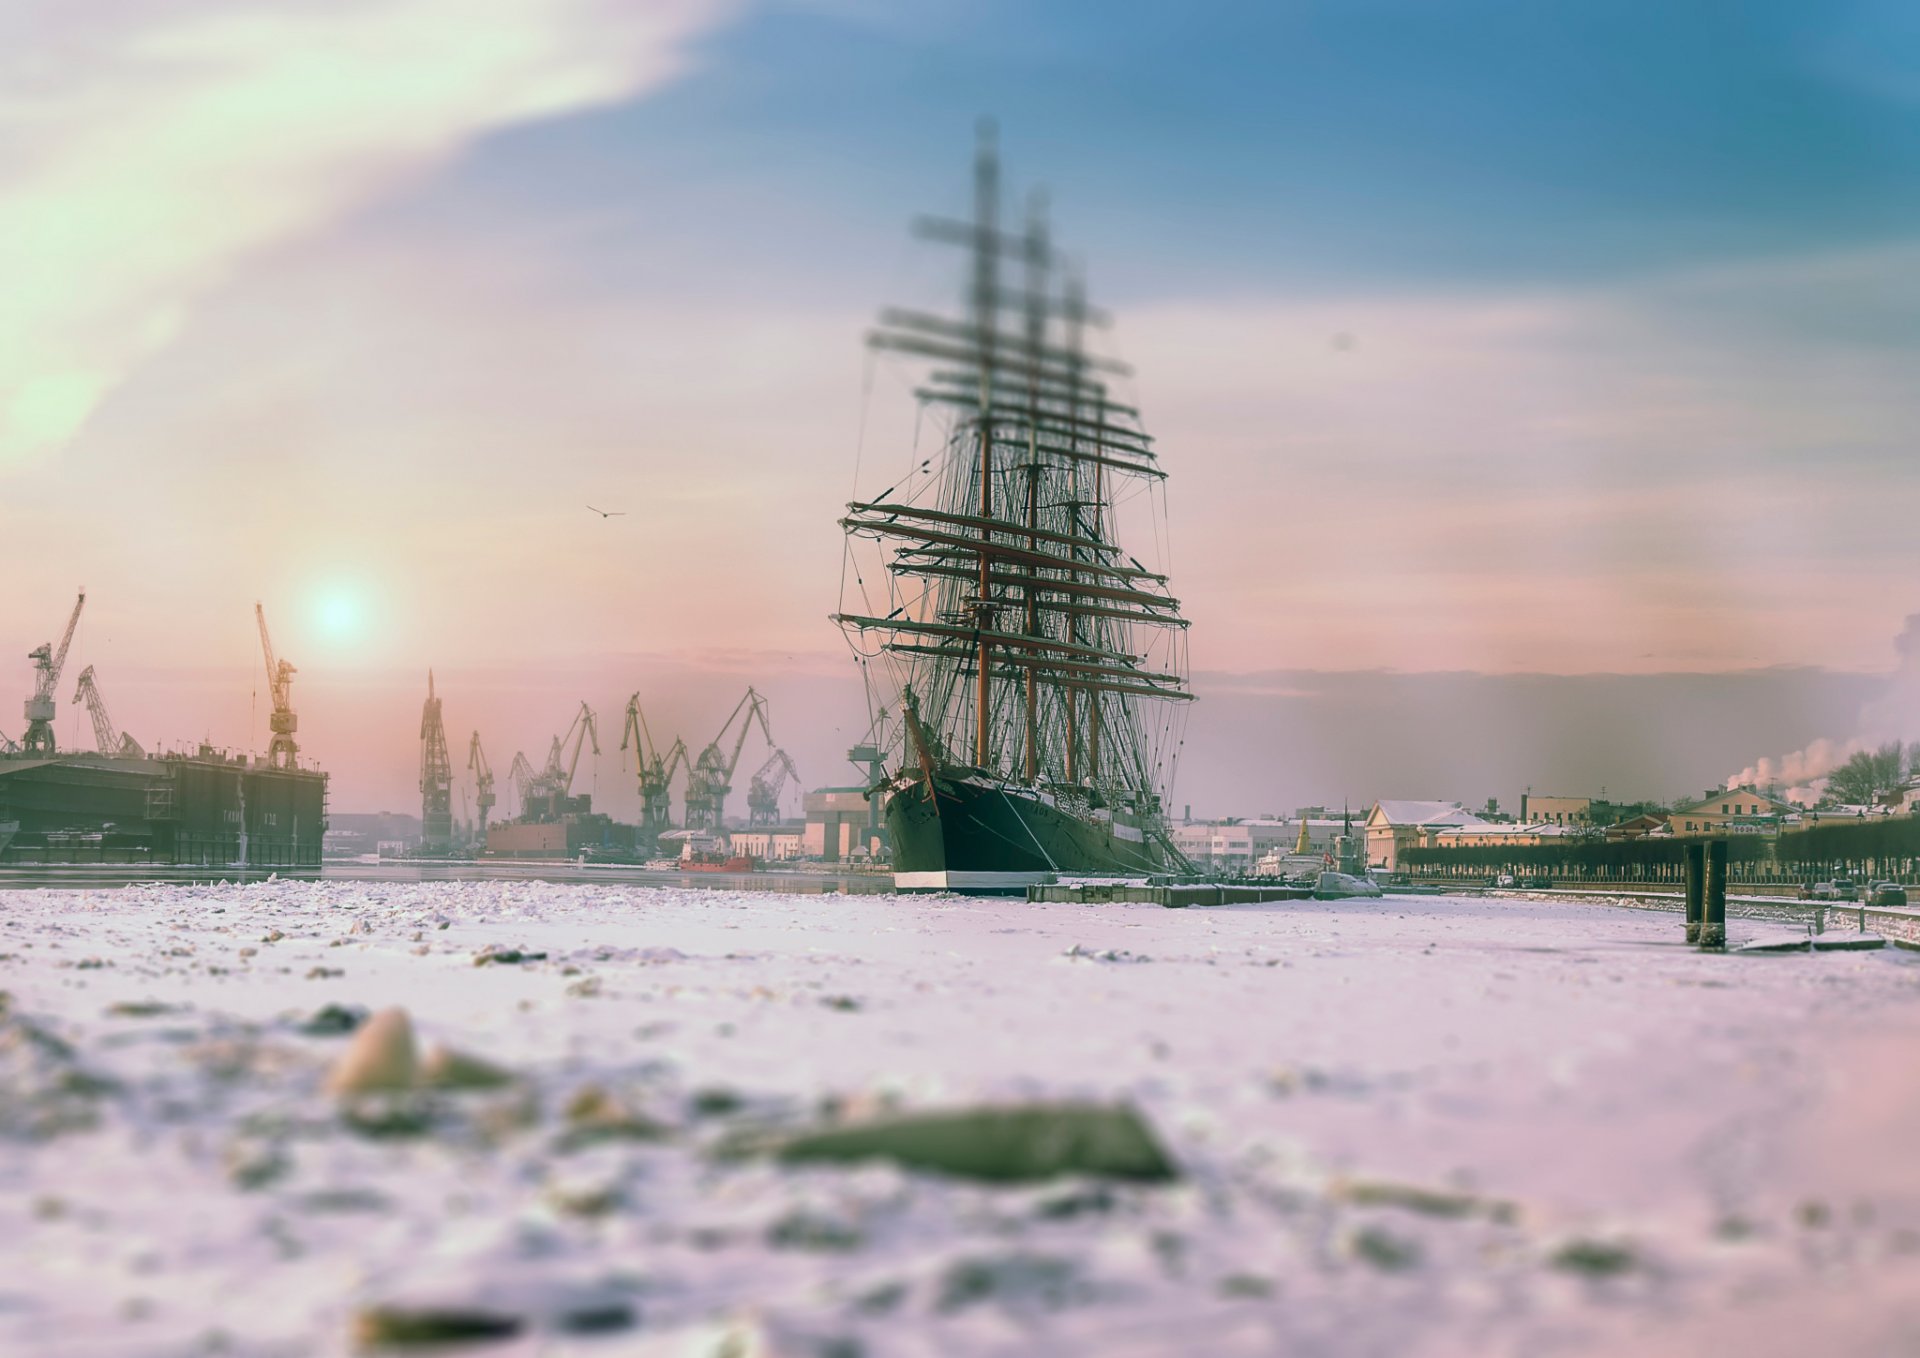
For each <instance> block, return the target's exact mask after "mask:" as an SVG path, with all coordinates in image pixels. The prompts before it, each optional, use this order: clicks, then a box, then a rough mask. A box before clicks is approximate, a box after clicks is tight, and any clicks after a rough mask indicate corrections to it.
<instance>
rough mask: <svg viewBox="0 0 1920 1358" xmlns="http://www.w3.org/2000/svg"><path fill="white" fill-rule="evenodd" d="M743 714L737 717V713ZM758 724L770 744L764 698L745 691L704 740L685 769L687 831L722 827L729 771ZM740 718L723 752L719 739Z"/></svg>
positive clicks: (730, 786) (730, 784)
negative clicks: (715, 731) (723, 721)
mask: <svg viewBox="0 0 1920 1358" xmlns="http://www.w3.org/2000/svg"><path fill="white" fill-rule="evenodd" d="M743 712H744V713H745V714H746V719H745V720H744V721H742V720H741V717H740V714H741V713H743ZM756 720H757V721H759V723H760V734H762V735H763V736H765V737H766V738H767V744H768V745H772V744H773V731H772V729H771V728H770V727H769V726H768V725H767V700H766V699H765V698H763V697H761V696H760V695H759V694H758V693H756V692H754V691H753V690H752V689H751V688H749V689H748V690H747V693H746V696H745V697H744V698H742V699H741V700H740V701H739V702H738V703H736V704H735V705H734V709H733V712H732V714H731V715H730V716H729V717H728V718H727V720H726V724H725V725H723V726H722V727H721V728H720V734H719V735H717V736H715V737H714V738H713V739H712V740H711V741H709V742H708V744H707V748H706V749H704V750H702V751H700V756H699V758H697V759H695V760H694V761H693V767H691V768H690V769H688V770H687V828H688V829H689V830H709V831H719V830H721V829H724V828H725V824H726V814H727V794H728V793H729V792H732V791H733V771H734V769H735V767H737V766H738V765H739V763H740V751H741V749H742V748H743V747H744V746H745V745H746V743H747V732H748V731H749V730H750V729H751V728H752V726H753V723H754V722H755V721H756ZM736 721H740V730H739V732H738V734H736V735H735V736H734V739H733V749H732V750H731V751H726V750H723V749H722V748H721V742H722V741H724V740H725V739H726V738H727V732H728V731H731V730H732V729H733V724H734V722H736Z"/></svg>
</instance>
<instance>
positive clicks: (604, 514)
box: [587, 505, 627, 519]
mask: <svg viewBox="0 0 1920 1358" xmlns="http://www.w3.org/2000/svg"><path fill="white" fill-rule="evenodd" d="M587 508H588V509H593V506H592V505H588V506H587ZM593 512H594V513H596V514H598V515H599V516H600V517H601V518H603V519H621V518H625V517H626V514H627V511H626V510H624V509H593Z"/></svg>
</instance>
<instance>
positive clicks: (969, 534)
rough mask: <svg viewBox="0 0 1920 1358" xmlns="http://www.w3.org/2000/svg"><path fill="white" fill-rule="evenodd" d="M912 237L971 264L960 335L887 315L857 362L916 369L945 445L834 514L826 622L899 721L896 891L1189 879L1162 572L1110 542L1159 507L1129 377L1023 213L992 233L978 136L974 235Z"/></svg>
mask: <svg viewBox="0 0 1920 1358" xmlns="http://www.w3.org/2000/svg"><path fill="white" fill-rule="evenodd" d="M916 229H917V234H919V235H920V236H922V237H924V238H928V239H931V240H934V241H937V242H941V243H946V244H953V245H958V246H960V247H962V248H963V249H964V250H965V251H966V253H967V258H968V261H969V270H968V280H967V288H966V294H967V311H966V314H965V317H964V319H952V318H948V317H943V316H939V315H934V314H930V313H927V312H924V311H917V310H906V309H889V310H886V311H884V312H882V314H881V317H880V324H879V326H878V327H877V328H876V329H875V330H874V331H873V332H872V334H871V335H870V336H869V344H870V346H871V348H872V349H873V350H874V351H875V352H876V353H878V354H884V355H892V356H897V357H899V358H902V359H904V360H906V361H907V362H908V363H909V364H911V365H912V366H913V367H914V368H915V370H916V377H915V382H916V385H915V395H916V398H917V399H918V401H919V402H920V404H921V407H922V409H923V411H932V412H935V413H937V414H939V415H941V416H944V419H943V420H942V423H943V424H944V427H945V438H944V445H943V448H942V451H941V453H940V454H938V455H937V456H935V457H933V458H928V459H926V460H924V461H920V462H918V463H917V465H913V470H912V471H910V472H909V473H908V474H907V476H906V477H905V478H904V479H903V480H901V481H899V482H898V483H896V484H895V485H893V486H889V487H888V488H887V489H886V490H885V491H883V492H881V493H880V494H878V495H875V496H872V497H870V498H863V499H856V500H854V501H853V502H851V503H850V504H849V505H848V506H847V511H846V514H845V516H844V517H843V518H842V519H841V520H840V523H841V527H842V528H843V529H844V530H845V532H846V535H847V540H848V570H847V572H846V579H847V585H846V588H845V589H844V590H843V594H842V605H841V609H840V611H839V612H837V613H836V614H835V615H834V620H835V621H836V622H838V623H839V624H840V626H841V627H842V629H843V630H844V631H845V632H846V633H847V635H848V637H849V639H850V641H851V643H852V645H853V649H854V651H855V654H856V656H857V657H858V658H859V659H860V661H861V664H862V665H863V667H864V668H865V669H866V671H867V674H868V680H869V694H870V698H871V699H872V700H873V701H875V702H876V703H878V704H879V705H882V706H893V705H894V704H895V703H896V702H897V704H898V707H899V710H900V712H901V714H902V716H903V718H904V720H903V721H902V722H901V723H899V744H898V747H897V749H896V750H894V751H890V752H889V753H890V755H892V756H894V758H893V759H892V761H891V762H892V766H893V767H894V768H895V769H896V770H897V772H896V773H895V774H893V775H892V776H891V777H889V778H886V779H883V780H882V781H881V783H880V784H879V785H877V786H876V787H875V788H874V789H872V790H871V792H870V794H869V795H870V796H876V797H880V798H882V799H883V800H884V805H885V809H886V814H887V819H888V824H889V827H890V829H891V831H892V839H893V843H894V853H895V865H896V869H897V877H898V879H899V881H900V884H901V885H902V887H916V886H919V887H931V888H955V889H960V888H964V889H1012V888H1014V887H1017V886H1019V885H1021V884H1023V883H1024V882H1029V881H1035V880H1041V879H1043V878H1044V877H1046V876H1048V875H1054V874H1062V873H1068V874H1072V873H1090V874H1111V873H1128V874H1132V873H1139V872H1153V871H1164V870H1166V869H1168V868H1169V867H1179V866H1184V864H1183V863H1182V861H1181V860H1180V858H1179V855H1178V854H1177V852H1175V851H1174V850H1173V847H1172V845H1171V843H1170V842H1169V840H1168V837H1167V834H1166V830H1165V824H1164V818H1163V816H1162V805H1163V801H1162V796H1163V792H1164V790H1165V788H1166V786H1167V784H1168V783H1169V782H1170V780H1171V776H1172V773H1173V762H1174V757H1175V755H1176V754H1177V751H1178V731H1179V727H1180V724H1181V723H1180V721H1179V713H1180V711H1181V709H1182V707H1183V706H1184V704H1185V703H1186V702H1188V701H1189V700H1190V699H1191V698H1192V692H1191V690H1190V689H1189V687H1188V685H1187V680H1186V647H1185V633H1186V628H1187V621H1186V619H1185V618H1184V617H1183V616H1182V615H1181V613H1180V604H1179V600H1178V599H1176V598H1175V597H1174V596H1173V595H1172V593H1171V591H1170V589H1169V580H1168V577H1167V575H1166V573H1165V572H1164V571H1163V570H1155V569H1151V568H1149V567H1148V566H1146V565H1145V564H1143V563H1142V562H1141V561H1140V560H1139V559H1138V557H1137V556H1135V555H1133V554H1132V553H1131V552H1129V551H1128V550H1127V549H1126V548H1125V547H1123V546H1122V545H1121V543H1122V535H1123V532H1124V531H1125V530H1126V529H1128V528H1133V527H1137V526H1139V525H1138V524H1137V523H1136V522H1134V520H1138V519H1140V518H1154V517H1155V516H1156V514H1157V515H1159V516H1162V517H1163V515H1164V505H1165V500H1164V492H1163V484H1164V481H1165V477H1166V473H1165V471H1164V470H1163V469H1162V467H1161V466H1160V461H1159V457H1158V455H1157V453H1156V452H1155V450H1154V445H1153V439H1152V438H1151V436H1150V435H1148V434H1147V433H1146V431H1145V429H1144V427H1143V426H1142V424H1141V422H1140V418H1139V413H1138V411H1137V410H1136V409H1135V408H1134V407H1132V406H1130V405H1127V404H1124V403H1122V402H1121V401H1119V400H1117V399H1116V398H1115V395H1114V393H1113V391H1112V383H1113V382H1114V381H1116V380H1119V379H1124V378H1125V377H1127V376H1128V375H1129V369H1128V368H1127V367H1126V366H1125V365H1124V364H1121V363H1118V362H1116V361H1114V360H1112V359H1110V358H1106V357H1103V356H1100V355H1096V354H1094V353H1092V352H1090V351H1089V350H1088V348H1087V345H1086V334H1087V331H1088V330H1089V329H1090V328H1094V329H1097V328H1100V327H1102V326H1104V325H1105V324H1106V323H1107V318H1106V317H1105V315H1104V314H1103V313H1101V312H1100V311H1098V310H1097V309H1096V308H1094V307H1092V306H1091V305H1089V303H1088V302H1087V299H1086V294H1085V289H1084V287H1083V285H1082V284H1081V282H1080V279H1079V278H1078V276H1077V275H1076V274H1075V273H1074V272H1073V271H1071V270H1070V269H1069V268H1068V267H1067V266H1066V263H1065V261H1064V260H1063V259H1062V257H1061V255H1060V254H1059V252H1058V251H1057V249H1056V248H1055V246H1054V244H1053V242H1052V239H1051V236H1050V234H1049V230H1048V226H1047V222H1046V219H1045V216H1044V214H1043V212H1042V211H1041V208H1040V205H1039V202H1038V200H1037V199H1036V200H1035V203H1034V205H1033V207H1032V209H1031V210H1030V212H1029V214H1028V217H1027V221H1026V223H1025V225H1024V227H1023V228H1021V229H1019V230H1017V231H1008V230H1005V229H1003V228H1002V226H1001V223H1000V179H999V166H998V160H997V156H996V154H995V149H994V146H993V142H992V138H991V134H990V133H983V136H982V140H981V145H980V148H979V152H978V155H977V158H976V162H975V170H974V213H973V219H972V220H971V221H967V222H960V221H948V220H923V221H921V222H918V223H916ZM914 456H915V458H918V457H919V454H918V452H917V451H916V452H915V454H914ZM1143 511H1144V512H1143ZM1123 519H1128V520H1129V522H1127V523H1125V524H1123V523H1122V520H1123ZM1153 526H1154V528H1155V529H1156V530H1160V529H1162V528H1163V524H1162V523H1161V522H1160V521H1159V520H1158V519H1156V521H1155V522H1154V524H1153ZM1154 540H1155V541H1156V542H1160V541H1163V540H1164V539H1163V536H1162V533H1161V532H1160V531H1156V532H1155V534H1154ZM876 557H877V562H876V560H875V558H876ZM876 595H878V596H879V598H878V599H876V597H875V596H876ZM876 670H878V671H879V673H878V674H876V673H875V671H876Z"/></svg>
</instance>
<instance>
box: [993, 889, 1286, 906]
mask: <svg viewBox="0 0 1920 1358" xmlns="http://www.w3.org/2000/svg"><path fill="white" fill-rule="evenodd" d="M1312 896H1313V889H1312V888H1311V887H1304V886H1290V885H1288V884H1286V883H1284V882H1276V883H1274V884H1273V885H1272V886H1253V885H1249V884H1246V883H1240V882H1234V883H1226V882H1192V883H1180V884H1178V885H1163V886H1154V885H1152V884H1150V883H1136V882H1071V883H1065V884H1059V885H1047V884H1042V885H1037V886H1030V887H1028V888H1027V899H1028V900H1029V901H1036V902H1040V901H1047V902H1058V903H1060V904H1065V905H1100V904H1105V903H1107V902H1113V903H1115V904H1122V903H1125V904H1133V905H1163V906H1165V907H1166V908H1167V909H1169V910H1184V909H1186V908H1187V907H1189V906H1196V905H1255V904H1258V903H1260V902H1262V901H1303V900H1308V899H1310V898H1311V897H1312Z"/></svg>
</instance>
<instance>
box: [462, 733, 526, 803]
mask: <svg viewBox="0 0 1920 1358" xmlns="http://www.w3.org/2000/svg"><path fill="white" fill-rule="evenodd" d="M474 739H476V740H478V739H479V737H478V736H477V735H476V736H475V737H474ZM538 776H539V775H537V774H536V773H534V771H533V763H532V761H531V760H529V759H528V758H527V756H526V752H525V751H524V750H515V751H514V752H513V763H512V764H511V765H509V766H508V768H507V781H508V782H510V783H512V784H513V795H514V796H516V797H518V798H519V799H520V814H521V815H523V816H524V815H526V813H527V798H528V796H529V795H531V793H532V792H533V780H534V779H535V778H536V777H538Z"/></svg>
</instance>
